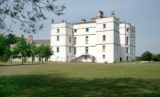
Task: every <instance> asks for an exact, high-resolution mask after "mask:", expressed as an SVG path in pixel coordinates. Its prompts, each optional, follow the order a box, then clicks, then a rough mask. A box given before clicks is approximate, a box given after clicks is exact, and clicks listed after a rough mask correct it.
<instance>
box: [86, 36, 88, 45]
mask: <svg viewBox="0 0 160 97" xmlns="http://www.w3.org/2000/svg"><path fill="white" fill-rule="evenodd" d="M85 40H86V44H88V36H86V39H85Z"/></svg>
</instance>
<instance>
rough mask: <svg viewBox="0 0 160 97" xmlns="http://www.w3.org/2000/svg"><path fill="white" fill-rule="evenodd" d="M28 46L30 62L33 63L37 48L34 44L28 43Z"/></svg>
mask: <svg viewBox="0 0 160 97" xmlns="http://www.w3.org/2000/svg"><path fill="white" fill-rule="evenodd" d="M30 46H31V57H32V64H33V61H34V58H35V57H36V55H37V53H38V48H37V47H36V45H35V44H30Z"/></svg>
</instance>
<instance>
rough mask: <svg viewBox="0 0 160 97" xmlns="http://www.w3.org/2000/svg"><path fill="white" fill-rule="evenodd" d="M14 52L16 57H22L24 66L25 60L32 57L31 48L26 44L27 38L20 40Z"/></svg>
mask: <svg viewBox="0 0 160 97" xmlns="http://www.w3.org/2000/svg"><path fill="white" fill-rule="evenodd" d="M14 52H15V54H16V56H21V58H22V64H23V63H24V61H25V60H24V58H26V57H30V55H31V47H30V45H29V44H28V43H27V42H26V40H25V38H24V37H23V35H22V37H21V38H20V39H19V41H18V43H17V44H16V47H15V48H14Z"/></svg>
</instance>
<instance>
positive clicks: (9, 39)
mask: <svg viewBox="0 0 160 97" xmlns="http://www.w3.org/2000/svg"><path fill="white" fill-rule="evenodd" d="M6 39H7V40H6V41H7V44H9V45H11V44H15V43H16V42H17V40H18V38H17V37H16V36H15V35H14V34H12V33H10V34H8V35H7V36H6Z"/></svg>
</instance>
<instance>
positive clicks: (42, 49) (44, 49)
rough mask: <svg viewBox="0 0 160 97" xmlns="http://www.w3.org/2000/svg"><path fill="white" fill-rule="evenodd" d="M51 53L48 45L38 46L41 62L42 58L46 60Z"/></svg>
mask: <svg viewBox="0 0 160 97" xmlns="http://www.w3.org/2000/svg"><path fill="white" fill-rule="evenodd" d="M51 55H52V50H51V48H50V47H49V46H48V45H41V46H39V47H38V57H39V59H40V61H42V63H43V59H44V58H46V60H48V58H49V57H50V56H51Z"/></svg>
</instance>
